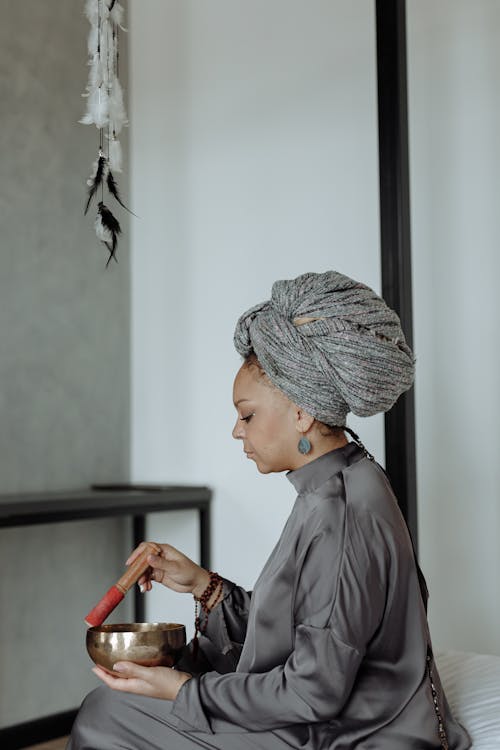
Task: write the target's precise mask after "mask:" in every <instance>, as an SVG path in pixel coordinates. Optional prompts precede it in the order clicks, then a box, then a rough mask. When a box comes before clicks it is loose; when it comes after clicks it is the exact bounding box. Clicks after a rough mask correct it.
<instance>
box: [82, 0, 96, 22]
mask: <svg viewBox="0 0 500 750" xmlns="http://www.w3.org/2000/svg"><path fill="white" fill-rule="evenodd" d="M84 13H85V15H86V16H87V18H88V19H89V21H90V23H91V25H92V26H97V19H98V17H99V0H85V8H84Z"/></svg>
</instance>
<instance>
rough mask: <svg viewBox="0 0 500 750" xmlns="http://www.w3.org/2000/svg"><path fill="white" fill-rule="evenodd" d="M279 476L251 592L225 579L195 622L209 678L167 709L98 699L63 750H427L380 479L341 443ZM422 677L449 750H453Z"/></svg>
mask: <svg viewBox="0 0 500 750" xmlns="http://www.w3.org/2000/svg"><path fill="white" fill-rule="evenodd" d="M287 477H288V479H289V480H290V481H291V482H292V484H293V485H294V487H295V488H296V490H297V492H298V497H297V499H296V501H295V504H294V507H293V510H292V512H291V514H290V517H289V518H288V521H287V523H286V525H285V528H284V529H283V532H282V534H281V537H280V539H279V541H278V543H277V545H276V547H275V548H274V550H273V552H272V553H271V556H270V557H269V559H268V561H267V563H266V565H265V566H264V569H263V570H262V572H261V574H260V576H259V578H258V580H257V582H256V584H255V588H254V590H253V592H252V594H251V595H250V594H249V593H247V592H245V591H244V590H243V589H241V588H239V587H237V586H235V585H234V584H232V583H231V582H229V581H225V584H224V592H225V597H224V600H223V601H222V603H221V604H220V605H219V606H217V607H216V608H215V609H214V611H213V612H212V613H211V614H210V617H209V618H208V621H207V633H206V636H207V638H205V639H203V642H202V648H203V652H204V656H205V658H206V660H207V662H206V665H205V667H204V668H205V669H208V670H211V671H206V672H203V673H201V674H199V675H197V676H196V677H194V678H193V679H191V680H189V681H188V682H187V683H185V684H184V685H183V687H182V688H181V690H180V691H179V694H178V696H177V699H176V701H175V702H173V703H171V702H169V701H159V700H155V699H150V698H139V697H137V696H124V695H123V694H118V693H115V692H114V691H111V690H109V689H108V688H105V687H103V688H99V689H98V690H97V691H94V693H93V694H91V696H90V697H89V698H88V699H87V700H86V702H85V703H84V704H83V707H82V709H81V711H80V714H79V717H78V719H77V721H76V724H75V728H74V730H73V739H72V740H71V741H70V744H69V745H68V750H114V748H129V749H130V750H143V749H144V750H146V748H148V749H151V748H158V749H160V748H161V749H162V750H174V749H175V750H177V749H178V750H184V749H185V750H188V749H190V748H195V747H205V748H223V749H225V750H240V749H241V750H247V749H248V750H250V749H253V748H262V750H284V749H285V748H297V749H298V748H300V749H301V750H354V749H356V750H403V749H404V750H437V749H438V748H440V747H441V745H440V741H439V738H438V731H437V717H436V712H435V708H434V704H433V700H432V694H431V688H430V681H429V678H428V675H427V671H426V654H427V646H428V644H429V643H430V639H429V632H428V626H427V620H426V614H425V608H424V603H423V600H422V596H421V592H420V587H419V581H418V575H417V569H416V564H415V559H414V554H413V549H412V546H411V541H410V539H409V535H408V532H407V529H406V525H405V522H404V520H403V518H402V516H401V513H400V511H399V508H398V505H397V503H396V500H395V498H394V495H393V493H392V490H391V488H390V485H389V483H388V480H387V478H386V476H385V474H384V472H383V471H382V469H381V468H380V467H379V466H378V465H377V464H376V463H374V462H372V461H370V460H369V459H368V458H366V456H365V455H364V452H363V451H362V449H360V448H359V447H358V446H357V445H356V444H355V443H349V444H348V445H347V446H345V447H344V448H340V449H337V450H335V451H332V452H331V453H328V454H325V455H324V456H321V457H320V458H318V459H316V460H315V461H312V462H311V463H309V464H306V465H305V466H303V467H301V468H300V469H297V470H296V471H293V472H289V473H288V474H287ZM433 677H434V683H435V684H436V686H437V689H438V692H439V703H440V708H441V713H442V715H443V716H444V718H445V727H446V732H447V735H448V742H449V748H450V750H466V748H469V747H470V741H469V738H468V736H467V733H466V732H465V730H464V729H463V728H462V727H461V726H460V725H459V724H458V723H457V722H456V721H455V720H454V719H453V717H452V715H451V713H450V710H449V707H448V704H447V702H446V699H445V697H444V695H443V693H442V688H441V685H440V681H439V676H438V674H437V672H436V670H435V668H434V670H433ZM104 726H106V731H105V734H106V737H104V736H103V731H104ZM112 743H114V744H112Z"/></svg>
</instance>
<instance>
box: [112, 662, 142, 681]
mask: <svg viewBox="0 0 500 750" xmlns="http://www.w3.org/2000/svg"><path fill="white" fill-rule="evenodd" d="M113 672H116V673H117V674H118V677H124V678H126V679H129V680H130V679H132V678H135V679H137V680H142V681H143V682H146V683H149V682H151V677H152V674H151V667H143V666H141V665H140V664H135V662H133V661H118V662H116V664H114V665H113ZM115 679H116V678H115Z"/></svg>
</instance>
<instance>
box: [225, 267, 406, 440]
mask: <svg viewBox="0 0 500 750" xmlns="http://www.w3.org/2000/svg"><path fill="white" fill-rule="evenodd" d="M309 318H315V320H312V321H310V320H309V321H308V320H307V319H309ZM304 319H306V320H305V321H304ZM234 345H235V347H236V349H237V351H238V352H239V353H240V354H241V355H242V357H247V356H248V355H249V354H251V353H252V352H255V354H256V356H257V358H258V360H259V362H260V364H261V366H262V368H263V370H264V372H265V373H266V374H267V375H268V377H269V378H270V379H271V381H272V382H273V383H274V385H276V386H277V387H278V388H279V389H281V390H282V391H283V392H284V393H285V394H286V395H287V396H288V397H289V398H290V399H291V400H292V401H293V402H294V403H296V404H297V405H298V406H301V407H302V408H303V409H305V410H306V411H307V412H309V414H311V415H312V416H313V417H315V418H316V419H318V420H319V421H321V422H324V423H325V424H328V425H332V426H333V425H339V426H340V425H344V424H345V419H346V415H347V414H348V413H349V412H353V413H354V414H356V415H358V416H361V417H367V416H370V415H372V414H376V413H377V412H383V411H388V410H389V409H390V408H391V406H392V405H393V404H394V403H395V401H396V400H397V399H398V397H399V396H400V395H401V393H403V392H404V391H406V390H408V388H410V386H411V385H412V383H413V377H414V368H415V359H414V356H413V353H412V351H411V349H410V348H409V346H408V345H407V343H406V341H405V337H404V334H403V331H402V329H401V324H400V320H399V317H398V316H397V315H396V313H395V312H394V311H393V310H391V309H390V308H389V307H388V306H387V305H386V303H385V302H384V300H383V299H382V298H381V297H379V296H378V295H377V294H375V292H374V291H373V290H372V289H370V288H369V287H367V286H366V285H365V284H361V283H360V282H358V281H354V280H353V279H350V278H349V277H348V276H344V275H343V274H341V273H338V272H336V271H327V272H326V273H305V274H303V275H302V276H298V277H297V278H296V279H290V280H283V281H276V282H275V283H274V284H273V287H272V292H271V299H270V300H268V301H266V302H262V303H261V304H259V305H255V306H254V307H251V308H250V309H249V310H247V311H246V312H245V313H244V314H243V315H242V316H241V317H240V319H239V320H238V323H237V325H236V330H235V334H234Z"/></svg>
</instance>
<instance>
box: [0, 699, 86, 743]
mask: <svg viewBox="0 0 500 750" xmlns="http://www.w3.org/2000/svg"><path fill="white" fill-rule="evenodd" d="M77 713H78V709H76V708H74V709H71V710H70V711H62V712H61V713H58V714H51V715H50V716H44V717H42V718H41V719H33V720H32V721H24V722H22V724H13V725H12V726H10V727H5V728H1V729H0V744H1V746H2V750H20V748H24V747H29V746H30V745H38V744H39V743H41V742H48V741H49V740H53V739H57V738H58V737H64V736H65V735H67V734H69V733H70V732H71V727H72V726H73V722H74V720H75V717H76V714H77Z"/></svg>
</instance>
